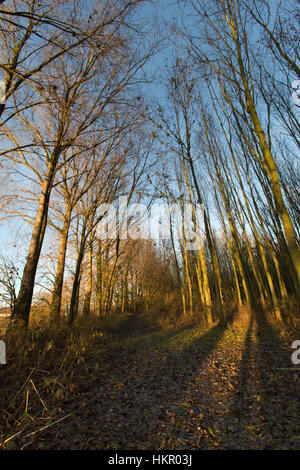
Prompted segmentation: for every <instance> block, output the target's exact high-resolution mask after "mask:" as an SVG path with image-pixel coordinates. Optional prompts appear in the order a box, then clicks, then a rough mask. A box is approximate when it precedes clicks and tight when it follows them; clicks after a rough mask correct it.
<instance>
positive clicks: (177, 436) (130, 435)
mask: <svg viewBox="0 0 300 470" xmlns="http://www.w3.org/2000/svg"><path fill="white" fill-rule="evenodd" d="M235 313H236V312H232V314H231V315H229V316H228V317H227V319H226V321H224V323H223V324H219V325H216V326H214V327H212V328H211V329H210V330H209V331H207V332H205V333H204V334H203V335H201V336H199V337H196V339H195V340H193V342H192V344H189V345H184V347H183V348H182V349H181V350H179V351H173V350H172V349H168V348H167V347H165V344H164V340H163V338H161V342H159V341H158V342H157V345H158V347H157V348H156V347H154V348H149V349H148V348H145V349H144V350H143V349H142V348H139V349H138V350H137V351H129V352H128V351H127V352H126V350H125V349H124V348H121V349H120V351H118V350H117V349H115V350H114V351H112V352H111V351H108V353H107V357H105V355H104V356H103V357H102V358H101V360H102V361H105V362H107V361H110V368H109V371H108V373H107V374H106V375H105V376H102V373H101V372H100V373H98V374H97V376H96V377H91V378H90V382H89V383H87V377H86V376H85V377H84V387H85V388H84V390H83V388H82V387H81V388H80V387H79V389H78V393H77V398H76V397H74V400H73V402H72V403H69V404H68V405H67V406H65V409H64V412H65V413H71V415H72V417H71V418H69V419H68V420H66V421H65V423H64V426H63V427H61V428H60V430H59V431H58V430H57V429H56V430H54V429H51V428H49V430H47V431H45V433H44V436H43V438H44V439H45V441H46V442H47V445H46V448H47V449H64V448H68V449H81V448H85V449H114V450H116V449H128V450H129V449H135V450H138V449H141V450H142V449H160V448H162V449H163V448H185V446H186V444H185V442H187V441H188V439H189V437H190V435H189V434H188V433H187V431H186V429H185V427H184V426H185V425H184V422H185V420H186V418H187V417H188V416H190V414H189V412H190V410H189V408H188V407H187V406H186V405H187V401H188V399H189V388H190V383H191V382H193V381H194V380H195V379H196V377H197V375H198V372H199V368H201V367H204V363H205V360H206V358H207V357H208V356H209V355H210V353H211V352H212V351H213V350H214V348H216V347H217V345H218V343H219V341H220V340H221V338H222V336H223V335H224V333H225V331H226V329H227V328H228V327H229V325H230V324H231V323H232V322H233V320H234V317H235ZM170 335H172V336H173V339H174V340H175V339H176V335H178V337H179V335H180V331H177V332H176V331H173V332H170V334H169V335H168V339H169V338H170ZM160 346H163V347H160ZM79 397H80V398H79ZM81 402H84V403H87V404H88V413H86V414H85V411H83V410H82V407H81ZM204 405H205V403H204ZM84 409H85V408H84ZM79 434H80V439H78V435H79ZM66 443H67V447H66ZM35 446H36V444H35V443H33V444H31V445H29V446H28V447H27V448H28V449H34V448H36V447H35Z"/></svg>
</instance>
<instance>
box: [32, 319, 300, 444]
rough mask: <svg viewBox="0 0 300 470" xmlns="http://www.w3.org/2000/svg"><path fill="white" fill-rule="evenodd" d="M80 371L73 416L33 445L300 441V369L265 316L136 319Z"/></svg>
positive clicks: (64, 409)
mask: <svg viewBox="0 0 300 470" xmlns="http://www.w3.org/2000/svg"><path fill="white" fill-rule="evenodd" d="M237 317H238V316H237ZM76 374H77V375H76V378H75V384H76V387H75V391H74V394H73V396H72V397H68V398H67V399H65V400H64V399H62V400H60V403H59V406H58V410H59V412H60V413H61V414H60V415H59V414H58V416H57V419H59V417H60V416H68V417H67V418H66V419H64V420H63V421H62V422H60V423H58V424H57V425H55V426H52V427H49V429H45V430H44V431H42V432H39V433H37V434H36V435H34V436H33V437H32V438H31V440H29V441H28V440H27V443H26V448H27V449H111V450H112V449H113V450H118V449H135V450H141V449H190V450H193V449H300V420H299V415H300V412H299V410H300V386H299V384H300V380H299V379H300V370H299V369H297V368H296V367H295V366H293V365H292V363H291V350H290V349H289V347H288V345H287V344H285V345H284V344H282V340H281V337H280V335H279V332H278V331H276V330H275V329H274V328H272V327H271V326H270V325H269V324H268V323H267V322H266V321H265V319H263V318H258V319H251V318H249V317H248V316H246V315H242V316H241V317H240V318H235V319H233V320H232V321H229V322H228V323H227V324H226V325H219V326H218V325H217V326H214V327H212V328H211V329H207V328H206V329H204V328H197V327H190V328H179V329H171V330H162V329H160V328H153V327H152V326H151V324H150V321H149V319H147V318H146V317H145V316H138V317H131V318H129V320H128V321H127V322H126V323H125V324H124V325H123V326H122V327H121V330H120V332H119V333H118V336H117V338H115V339H114V341H113V342H112V344H111V345H108V346H106V347H105V348H102V349H101V351H100V350H99V351H94V352H93V354H92V355H91V356H90V357H89V358H88V360H87V361H85V362H84V363H83V364H82V365H81V367H80V368H79V370H78V371H77V372H76ZM23 444H24V443H23Z"/></svg>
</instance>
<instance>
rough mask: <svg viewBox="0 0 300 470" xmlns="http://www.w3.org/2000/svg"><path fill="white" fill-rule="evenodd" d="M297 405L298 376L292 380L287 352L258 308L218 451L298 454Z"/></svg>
mask: <svg viewBox="0 0 300 470" xmlns="http://www.w3.org/2000/svg"><path fill="white" fill-rule="evenodd" d="M255 326H256V337H255V341H253V340H252V337H253V335H254V331H255ZM299 404H300V402H299V376H298V379H297V380H296V381H295V376H294V373H293V371H292V367H291V360H290V353H289V352H287V350H286V349H285V347H284V345H283V343H282V341H281V338H280V335H279V333H278V331H277V330H276V329H275V328H274V327H273V326H272V325H271V324H270V322H269V321H268V319H267V317H266V315H265V313H264V311H263V309H262V308H260V309H257V310H256V312H255V313H254V314H253V316H252V318H251V322H250V326H249V329H248V331H247V335H246V338H245V347H244V352H243V357H242V361H241V366H240V371H239V377H238V382H237V387H236V392H235V396H234V399H233V401H232V405H231V407H230V410H229V413H228V415H227V420H226V423H225V430H227V434H225V435H224V434H223V439H222V444H221V445H222V447H223V448H233V449H266V450H267V449H299V411H298V410H299Z"/></svg>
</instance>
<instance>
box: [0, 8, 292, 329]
mask: <svg viewBox="0 0 300 470" xmlns="http://www.w3.org/2000/svg"><path fill="white" fill-rule="evenodd" d="M148 3H149V4H151V3H152V2H148V1H145V0H135V1H134V0H132V1H129V0H122V1H121V0H118V1H114V0H106V1H104V0H102V1H101V2H100V1H91V2H88V4H87V3H86V2H81V1H80V0H76V1H75V0H56V1H55V2H51V5H48V4H47V3H46V2H43V1H42V0H19V1H17V0H16V1H8V2H4V3H3V4H2V5H1V8H0V22H1V28H0V41H1V46H2V47H1V64H0V68H1V74H2V77H3V90H4V94H5V100H4V104H3V105H2V107H1V121H2V122H1V139H2V145H1V151H0V155H1V169H2V175H4V176H5V181H6V184H5V186H4V185H3V188H2V189H1V194H0V196H1V199H0V200H1V206H0V207H1V211H2V214H3V220H4V221H5V220H6V218H7V217H9V216H13V217H19V218H22V220H24V221H25V222H26V223H29V224H30V226H31V227H32V233H31V240H30V243H29V248H28V253H27V256H26V261H25V265H24V269H23V274H22V275H19V273H18V276H19V277H20V280H18V281H16V282H15V281H14V280H13V279H9V282H6V284H5V279H6V274H5V272H6V271H7V270H6V271H5V266H6V267H7V266H8V265H7V262H6V264H5V262H3V263H2V264H3V266H4V268H3V269H2V274H1V279H0V282H1V285H2V287H3V289H4V291H5V289H6V291H7V289H10V292H13V297H9V298H10V302H11V305H12V310H13V318H14V319H15V321H16V322H18V323H19V322H21V323H23V324H25V325H27V324H28V321H29V317H30V309H31V306H32V302H33V298H34V296H33V294H34V289H35V288H37V278H38V277H41V283H42V285H43V287H42V295H43V298H44V299H45V301H46V303H47V306H48V307H47V309H48V312H49V318H50V321H51V322H52V323H53V324H56V325H59V324H60V320H61V313H62V312H64V313H65V314H66V315H67V318H68V322H69V323H70V324H72V323H73V321H74V319H75V318H76V317H77V315H78V314H79V313H81V314H82V315H84V316H88V315H89V313H90V312H91V311H92V312H93V313H94V314H97V315H106V314H108V313H109V312H111V311H112V310H113V309H118V310H120V311H126V310H129V309H130V310H134V311H136V310H138V309H140V310H145V309H149V308H161V307H163V306H165V305H168V306H170V304H172V302H173V304H174V303H176V305H177V302H179V303H180V309H181V310H182V312H183V314H186V315H187V314H191V313H192V312H193V311H196V310H197V311H201V312H202V315H203V318H204V319H205V321H207V322H208V323H211V322H212V321H213V320H214V319H216V318H218V319H219V320H220V321H222V319H223V317H224V306H225V304H227V303H231V302H236V303H237V304H238V305H239V306H241V305H242V304H243V303H247V304H248V305H249V307H250V308H251V309H252V310H254V309H257V308H268V309H270V310H272V311H273V312H274V315H275V317H276V318H278V319H280V318H281V315H282V311H284V307H285V306H286V305H287V303H288V302H289V299H290V298H296V299H297V298H298V300H299V292H300V290H299V280H300V251H299V220H300V218H299V206H298V199H299V176H298V175H299V172H298V171H297V170H298V167H297V165H298V163H299V162H297V150H298V148H299V138H298V136H299V120H298V118H299V107H298V106H297V102H296V100H293V99H292V94H293V93H295V91H294V90H295V83H296V84H297V83H298V82H297V80H300V74H299V52H298V51H299V39H298V35H297V14H296V9H295V10H293V9H292V8H291V6H290V5H289V8H288V10H287V9H286V8H285V5H284V3H283V2H281V1H277V2H274V4H272V5H270V4H269V2H266V1H265V0H250V1H247V2H246V1H244V0H209V1H204V0H186V1H178V2H174V8H177V9H179V10H180V11H181V12H182V15H179V16H180V18H182V22H181V23H177V24H170V25H169V33H168V36H169V37H170V38H171V39H170V41H171V44H169V45H168V48H169V49H168V50H170V49H171V48H172V51H173V52H172V53H173V56H174V60H172V63H169V65H168V67H167V68H166V69H165V71H164V73H163V74H160V76H159V77H156V80H158V79H159V80H160V86H161V89H162V90H163V95H164V97H163V98H161V100H160V102H159V103H156V104H153V103H155V100H154V99H153V98H152V97H151V94H150V91H149V92H148V88H147V81H149V77H145V70H146V68H145V66H146V65H147V63H148V61H149V60H151V58H152V56H153V54H155V53H156V52H157V45H156V38H155V34H154V33H153V30H154V29H155V25H151V28H150V30H151V35H150V38H149V34H148V33H149V31H148V32H147V31H146V25H147V21H145V18H144V17H143V14H142V12H143V8H144V5H145V4H148ZM154 3H155V2H154ZM295 6H296V5H295ZM172 39H173V43H172ZM172 44H174V45H172ZM160 54H161V52H160ZM158 57H159V56H158ZM299 83H300V82H299ZM299 88H300V87H299ZM296 93H297V92H296ZM7 185H8V186H9V190H8V188H7ZM120 197H122V198H123V200H124V208H125V209H126V208H127V207H128V206H129V205H130V204H132V205H133V208H134V207H135V208H136V209H133V211H132V212H131V214H130V216H129V217H127V223H128V224H129V225H131V226H132V228H133V230H132V233H134V232H135V234H136V236H131V237H124V236H123V234H122V229H123V227H122V223H123V220H122V213H121V212H120V211H119V213H118V217H117V220H116V225H117V230H116V231H115V235H114V237H104V236H103V233H101V231H100V232H99V226H100V224H101V223H102V222H104V219H105V220H106V222H107V218H106V217H107V215H106V213H104V212H103V211H101V210H100V209H101V207H103V204H104V205H109V204H110V205H112V206H114V205H116V204H117V203H118V201H119V200H120ZM141 201H143V202H144V203H145V201H146V206H147V208H146V213H147V211H150V210H151V204H153V202H157V201H160V202H162V203H163V204H164V207H165V208H170V211H169V212H168V210H166V211H165V220H164V223H166V221H167V223H168V224H169V237H168V239H167V240H157V242H154V241H153V240H152V239H151V238H148V239H142V238H141V237H139V236H138V230H139V229H138V223H137V219H138V218H139V217H141V216H142V214H141V213H140V209H139V207H140V206H139V202H141ZM187 204H188V205H189V207H191V208H192V209H191V220H190V225H191V228H192V232H193V234H194V235H193V237H194V239H193V240H191V239H190V237H189V234H188V232H187V231H185V230H184V226H185V224H184V219H185V217H186V214H185V207H186V205H187ZM199 205H201V206H202V207H203V208H204V210H203V218H202V220H201V224H199V220H198V218H197V214H196V210H197V207H198V206H199ZM172 206H173V207H176V208H177V209H178V212H177V214H176V220H177V221H178V219H181V220H182V222H183V223H182V227H181V230H182V233H181V237H180V239H179V240H178V237H176V232H178V227H176V226H175V222H174V217H173V215H172V211H171V207H172ZM141 219H142V220H144V219H143V217H141ZM200 225H201V226H200ZM45 237H46V238H47V237H48V238H49V240H50V241H51V245H52V249H50V250H49V252H47V251H46V250H45V243H44V240H45ZM50 241H49V243H50ZM191 241H192V242H193V245H192V249H191V248H190V246H189V245H190V242H191ZM7 269H8V268H7ZM9 269H10V272H11V273H13V274H14V273H15V272H17V271H16V269H15V267H14V266H11V267H10V268H9ZM2 278H3V279H2ZM16 284H19V285H18V294H16ZM0 288H1V286H0ZM40 295H41V293H40ZM213 307H214V308H213Z"/></svg>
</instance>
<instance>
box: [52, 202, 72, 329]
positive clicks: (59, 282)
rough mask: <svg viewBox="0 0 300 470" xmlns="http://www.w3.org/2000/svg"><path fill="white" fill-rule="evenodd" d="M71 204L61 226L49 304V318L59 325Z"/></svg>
mask: <svg viewBox="0 0 300 470" xmlns="http://www.w3.org/2000/svg"><path fill="white" fill-rule="evenodd" d="M71 211H72V209H71V206H70V205H69V204H67V207H66V214H65V220H64V225H63V228H62V232H61V236H60V243H59V252H58V260H57V266H56V274H55V281H54V287H53V293H52V299H51V305H50V319H51V323H52V324H53V325H56V326H59V325H60V310H61V296H62V289H63V280H64V271H65V260H66V253H67V243H68V234H69V228H70V223H71Z"/></svg>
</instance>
